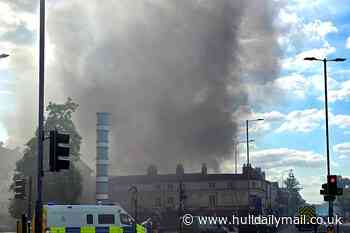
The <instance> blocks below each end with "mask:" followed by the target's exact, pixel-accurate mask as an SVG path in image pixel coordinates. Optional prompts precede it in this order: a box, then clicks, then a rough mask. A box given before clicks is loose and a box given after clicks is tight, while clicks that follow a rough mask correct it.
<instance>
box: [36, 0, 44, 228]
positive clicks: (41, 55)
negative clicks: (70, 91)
mask: <svg viewBox="0 0 350 233" xmlns="http://www.w3.org/2000/svg"><path fill="white" fill-rule="evenodd" d="M39 32H40V33H39V106H38V110H39V111H38V142H37V151H38V157H37V176H36V182H37V197H36V203H35V233H41V232H42V230H43V229H42V205H43V203H42V179H43V176H44V170H43V157H44V144H43V142H44V76H45V0H40V29H39Z"/></svg>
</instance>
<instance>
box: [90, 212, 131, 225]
mask: <svg viewBox="0 0 350 233" xmlns="http://www.w3.org/2000/svg"><path fill="white" fill-rule="evenodd" d="M97 222H98V224H115V216H114V214H99V215H98V216H97ZM120 222H121V223H122V224H131V223H132V219H131V218H130V216H128V215H127V214H120ZM86 224H88V225H93V224H94V216H93V215H92V214H87V215H86Z"/></svg>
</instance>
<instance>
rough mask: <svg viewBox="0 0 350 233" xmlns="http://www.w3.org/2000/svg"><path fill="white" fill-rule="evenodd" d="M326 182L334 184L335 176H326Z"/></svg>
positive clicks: (335, 181)
mask: <svg viewBox="0 0 350 233" xmlns="http://www.w3.org/2000/svg"><path fill="white" fill-rule="evenodd" d="M328 183H331V184H335V183H337V176H333V175H331V176H328Z"/></svg>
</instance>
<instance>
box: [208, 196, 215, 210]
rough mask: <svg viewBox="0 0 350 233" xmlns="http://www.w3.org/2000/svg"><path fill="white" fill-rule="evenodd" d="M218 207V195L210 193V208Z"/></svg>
mask: <svg viewBox="0 0 350 233" xmlns="http://www.w3.org/2000/svg"><path fill="white" fill-rule="evenodd" d="M215 207H216V196H215V195H210V196H209V208H215Z"/></svg>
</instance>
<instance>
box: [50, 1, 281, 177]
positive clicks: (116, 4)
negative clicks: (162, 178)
mask: <svg viewBox="0 0 350 233" xmlns="http://www.w3.org/2000/svg"><path fill="white" fill-rule="evenodd" d="M274 11H275V9H274V8H273V6H272V3H271V2H270V1H267V0H252V1H243V0H234V1H229V0H216V1H209V0H208V1H195V0H187V1H170V0H162V1H160V0H157V1H156V0H142V1H129V0H121V1H97V0H89V1H88V2H87V1H81V0H73V1H62V3H61V4H57V6H56V7H55V8H54V9H51V11H50V12H49V13H48V14H49V15H48V23H47V28H48V34H49V38H50V42H51V43H52V44H53V45H54V46H55V50H54V60H55V62H54V63H52V64H50V65H49V71H48V79H49V81H48V87H50V88H49V89H48V92H49V96H56V99H57V96H58V93H59V92H62V91H64V95H65V96H71V97H73V99H74V100H75V101H76V102H77V103H79V104H80V108H79V111H78V112H77V116H76V123H77V124H78V127H79V129H80V130H81V134H82V136H83V138H84V148H85V149H84V152H83V154H84V156H89V157H90V158H92V157H94V156H95V140H96V136H95V130H96V129H95V121H96V112H97V111H108V112H111V113H112V125H111V150H110V158H111V162H112V169H113V171H117V172H118V173H126V172H128V173H133V172H136V173H140V172H141V173H143V172H144V171H145V170H146V168H147V166H148V165H149V164H156V165H158V167H159V170H160V171H168V172H173V171H174V170H175V166H176V164H177V163H179V162H182V163H184V164H185V168H186V167H191V168H197V167H198V166H199V165H200V164H201V163H203V162H205V163H207V164H208V166H209V167H211V168H212V169H214V170H217V169H218V167H219V163H220V162H221V161H223V160H225V159H227V158H229V157H230V156H231V148H232V139H233V138H234V136H235V131H236V122H235V119H232V112H233V111H234V109H235V108H236V107H237V106H239V105H242V104H248V103H247V100H248V93H247V91H246V89H245V88H244V86H243V85H241V83H242V81H244V80H242V79H243V78H244V77H247V78H249V80H253V81H254V82H257V83H260V84H264V83H266V82H268V81H271V80H273V79H274V78H275V77H276V74H277V72H278V65H277V57H276V54H277V48H278V47H277V42H276V33H275V31H274V27H273V20H272V18H273V15H274V14H275V12H274ZM229 90H230V91H229ZM232 90H233V91H232ZM262 101H263V100H262Z"/></svg>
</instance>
